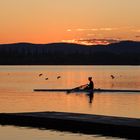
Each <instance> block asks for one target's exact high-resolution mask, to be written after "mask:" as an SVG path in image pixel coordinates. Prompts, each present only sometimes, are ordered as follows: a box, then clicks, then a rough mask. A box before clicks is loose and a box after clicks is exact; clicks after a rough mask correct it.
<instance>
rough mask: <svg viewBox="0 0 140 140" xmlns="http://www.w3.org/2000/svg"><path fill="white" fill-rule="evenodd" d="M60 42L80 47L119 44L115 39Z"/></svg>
mask: <svg viewBox="0 0 140 140" xmlns="http://www.w3.org/2000/svg"><path fill="white" fill-rule="evenodd" d="M62 42H68V43H77V44H82V45H108V44H111V43H116V42H119V40H117V39H83V38H81V39H79V40H75V39H73V40H62Z"/></svg>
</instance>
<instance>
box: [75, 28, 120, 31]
mask: <svg viewBox="0 0 140 140" xmlns="http://www.w3.org/2000/svg"><path fill="white" fill-rule="evenodd" d="M113 30H117V28H91V29H87V28H85V29H84V28H78V29H76V31H78V32H83V31H113Z"/></svg>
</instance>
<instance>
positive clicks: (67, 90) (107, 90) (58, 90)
mask: <svg viewBox="0 0 140 140" xmlns="http://www.w3.org/2000/svg"><path fill="white" fill-rule="evenodd" d="M34 91H35V92H68V93H69V92H70V93H71V92H88V93H89V92H140V90H129V89H126V90H125V89H94V90H85V89H77V88H75V89H34Z"/></svg>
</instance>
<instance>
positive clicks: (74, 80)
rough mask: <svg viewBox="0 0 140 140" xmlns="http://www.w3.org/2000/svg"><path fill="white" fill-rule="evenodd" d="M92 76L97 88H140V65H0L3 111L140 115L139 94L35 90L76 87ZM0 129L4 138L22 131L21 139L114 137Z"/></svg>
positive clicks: (0, 89) (0, 105)
mask: <svg viewBox="0 0 140 140" xmlns="http://www.w3.org/2000/svg"><path fill="white" fill-rule="evenodd" d="M111 75H113V76H114V78H112V77H111ZM89 76H92V77H93V81H94V84H95V88H108V89H140V66H0V112H1V113H4V112H5V113H7V112H35V111H36V112H37V111H39V112H40V111H61V112H76V113H87V114H98V115H109V116H123V117H131V118H140V94H139V93H133V92H131V93H123V92H122V93H111V92H108V93H103V92H102V93H94V96H93V97H92V98H91V97H89V96H88V95H87V94H85V93H71V94H67V93H65V92H61V93H60V92H33V89H35V88H47V89H70V88H74V87H77V86H79V85H83V84H86V83H88V77H89ZM58 77H59V78H58ZM0 131H1V132H3V133H0V137H1V138H2V139H10V137H9V136H8V135H11V137H13V138H17V137H18V136H19V137H20V134H23V133H24V134H26V135H25V136H24V137H22V138H20V139H21V140H25V139H26V140H27V139H30V140H35V139H39V137H40V139H46V138H51V139H52V140H55V139H72V138H73V139H74V138H75V139H80V140H85V139H95V140H102V139H114V138H111V137H102V136H98V135H97V136H95V135H84V134H73V133H65V132H57V131H53V130H36V129H29V128H19V127H11V126H6V127H2V126H0ZM7 133H8V135H7ZM116 139H117V138H116Z"/></svg>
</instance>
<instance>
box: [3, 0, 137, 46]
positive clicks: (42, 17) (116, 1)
mask: <svg viewBox="0 0 140 140" xmlns="http://www.w3.org/2000/svg"><path fill="white" fill-rule="evenodd" d="M106 40H107V41H110V40H111V41H112V40H137V41H140V0H0V43H14V42H31V43H52V42H61V41H63V42H82V41H83V42H84V41H85V42H86V41H88V43H89V44H90V43H93V42H94V41H97V42H98V41H99V42H100V41H101V42H102V41H104V42H105V43H108V42H106Z"/></svg>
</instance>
